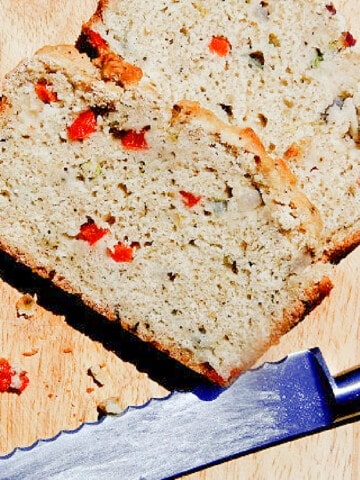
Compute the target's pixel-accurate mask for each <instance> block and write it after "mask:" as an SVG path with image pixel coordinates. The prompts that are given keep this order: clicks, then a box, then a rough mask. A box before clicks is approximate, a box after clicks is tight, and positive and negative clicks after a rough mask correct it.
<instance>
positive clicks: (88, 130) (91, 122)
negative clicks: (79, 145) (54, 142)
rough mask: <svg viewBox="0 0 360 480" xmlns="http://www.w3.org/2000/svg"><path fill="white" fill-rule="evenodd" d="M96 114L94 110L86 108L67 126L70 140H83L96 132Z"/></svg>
mask: <svg viewBox="0 0 360 480" xmlns="http://www.w3.org/2000/svg"><path fill="white" fill-rule="evenodd" d="M96 129H97V123H96V115H95V113H94V112H93V111H92V110H85V111H84V112H81V113H80V115H79V116H78V117H77V118H76V119H75V120H74V121H73V123H72V124H71V125H70V126H69V127H68V128H67V134H68V137H69V139H70V140H83V139H84V138H87V137H89V136H90V135H91V134H92V133H94V132H96Z"/></svg>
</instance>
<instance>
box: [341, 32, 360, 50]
mask: <svg viewBox="0 0 360 480" xmlns="http://www.w3.org/2000/svg"><path fill="white" fill-rule="evenodd" d="M341 41H342V44H343V46H344V47H345V48H347V47H353V46H354V45H355V44H356V39H355V38H354V37H353V36H352V35H351V33H350V32H343V33H342V34H341Z"/></svg>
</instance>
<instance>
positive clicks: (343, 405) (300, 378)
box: [0, 348, 360, 480]
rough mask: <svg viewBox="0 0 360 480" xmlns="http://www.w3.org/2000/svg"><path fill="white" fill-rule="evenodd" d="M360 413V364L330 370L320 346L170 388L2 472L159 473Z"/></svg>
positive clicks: (2, 462)
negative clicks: (233, 374) (224, 381)
mask: <svg viewBox="0 0 360 480" xmlns="http://www.w3.org/2000/svg"><path fill="white" fill-rule="evenodd" d="M359 412H360V368H354V369H353V370H351V371H348V372H346V373H343V374H341V375H338V376H336V377H332V376H331V374H330V372H329V370H328V368H327V366H326V364H325V361H324V359H323V357H322V354H321V352H320V350H319V349H318V348H313V349H310V350H307V351H303V352H299V353H294V354H291V355H289V356H287V357H286V358H285V359H283V360H281V361H279V362H277V363H265V364H264V365H263V366H262V367H260V368H258V369H256V370H251V371H249V372H247V373H245V374H243V375H242V376H241V377H240V378H239V379H238V380H237V381H236V382H235V383H234V384H233V385H231V386H230V387H228V388H220V387H216V386H206V387H205V386H204V385H202V386H201V387H198V388H194V389H193V390H192V391H191V392H173V393H171V394H170V395H169V396H168V397H166V398H164V399H153V400H151V401H150V402H148V403H147V404H145V405H143V406H141V407H129V408H128V409H127V410H125V411H124V413H123V414H122V415H120V416H117V417H104V418H103V419H102V420H100V421H99V422H94V423H86V424H83V425H82V426H81V427H80V428H78V429H76V430H72V431H65V432H61V433H60V434H59V435H57V436H56V437H54V438H51V439H48V440H39V441H38V442H36V443H35V444H34V445H32V446H31V447H27V448H17V449H16V450H14V451H13V452H12V453H11V454H9V455H7V456H4V457H0V478H1V479H2V480H5V479H6V480H15V479H16V480H20V479H21V480H32V479H33V480H35V479H36V480H60V479H61V480H67V479H69V480H70V479H71V480H84V479H86V480H102V479H109V478H114V479H121V480H160V479H166V478H175V477H178V476H180V475H181V474H184V473H188V472H191V471H194V470H197V469H200V468H202V467H206V466H209V465H212V464H215V463H219V462H221V461H224V460H229V459H232V458H235V457H237V456H241V455H245V454H247V453H251V452H254V451H256V450H260V449H262V448H265V447H269V446H273V445H276V444H279V443H282V442H286V441H289V440H292V439H295V438H298V437H301V436H304V435H309V434H311V433H315V432H320V431H322V430H326V429H329V428H332V427H335V426H336V425H338V424H339V423H342V422H343V421H346V420H347V419H349V417H351V421H353V420H355V419H357V416H356V414H357V413H359Z"/></svg>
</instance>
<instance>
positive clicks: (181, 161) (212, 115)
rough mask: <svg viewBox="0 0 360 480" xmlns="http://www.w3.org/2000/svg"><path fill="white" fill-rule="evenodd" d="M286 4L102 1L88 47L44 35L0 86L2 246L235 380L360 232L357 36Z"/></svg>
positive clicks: (208, 369)
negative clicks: (44, 43)
mask: <svg viewBox="0 0 360 480" xmlns="http://www.w3.org/2000/svg"><path fill="white" fill-rule="evenodd" d="M220 3H221V8H220ZM290 3H291V8H289V2H282V1H279V2H273V3H272V2H261V3H260V4H258V3H257V2H256V3H255V2H250V1H249V2H246V3H244V4H243V3H241V4H240V3H239V2H232V1H229V2H216V1H215V2H213V3H211V4H206V5H205V4H204V5H203V4H202V2H197V3H194V2H192V3H191V2H187V1H184V2H157V3H156V4H155V5H154V4H152V3H151V2H138V1H136V2H135V3H134V4H132V7H131V11H132V12H136V18H135V16H134V17H133V18H132V20H131V19H129V15H130V13H129V11H128V5H126V3H125V2H120V1H117V2H115V1H111V0H109V1H108V2H100V4H99V8H98V10H97V12H96V14H95V16H94V17H93V18H92V19H91V21H90V22H89V23H87V24H86V25H85V26H84V29H83V33H82V36H81V37H80V39H79V42H78V43H77V47H78V49H80V50H86V53H87V54H88V56H89V57H90V59H89V58H88V56H87V55H85V53H82V54H81V53H79V52H78V51H77V50H76V49H75V48H73V47H70V46H58V47H47V48H44V49H42V50H41V51H39V52H38V53H37V54H36V55H35V56H34V58H32V59H30V60H27V61H25V62H24V63H22V64H21V65H20V66H19V67H18V68H17V69H16V70H15V71H14V72H12V73H11V74H9V75H8V76H7V79H6V81H5V83H4V85H3V96H2V101H1V103H0V105H1V108H0V112H1V113H0V132H1V138H0V162H1V163H0V207H1V208H0V246H1V248H3V249H4V250H6V251H7V252H9V253H10V254H11V255H13V256H14V257H15V258H16V259H18V260H20V261H22V262H23V263H25V264H27V265H28V266H30V267H31V268H32V269H33V270H34V271H36V272H38V273H39V274H40V275H43V276H45V277H48V278H50V279H51V280H52V281H53V282H54V283H55V284H56V285H58V286H59V287H61V288H63V289H64V290H66V291H68V292H71V293H73V294H76V295H79V296H80V297H81V298H82V300H83V301H84V303H85V304H87V305H89V306H90V307H92V308H94V309H95V310H97V311H98V312H99V313H101V314H102V315H104V316H106V317H107V318H108V319H109V320H113V321H117V322H119V323H120V324H121V325H122V327H123V328H124V329H126V330H128V331H129V332H131V333H133V334H134V335H136V336H138V337H139V338H140V339H142V340H144V341H145V342H149V343H151V344H152V345H154V346H155V347H156V348H158V349H159V350H161V351H163V352H165V353H167V354H168V355H169V356H171V357H173V358H175V359H177V360H178V361H180V362H181V363H183V364H184V365H186V366H188V367H189V368H191V369H193V370H195V371H196V372H199V373H201V374H202V375H204V376H206V377H207V378H209V379H210V380H212V381H214V382H216V383H218V384H221V385H228V384H229V383H231V382H232V381H233V380H234V379H235V378H236V377H237V376H238V375H239V374H240V373H241V372H242V371H244V370H246V369H247V368H249V367H250V366H251V365H252V364H253V363H254V362H256V360H257V359H258V358H259V357H260V356H261V355H262V354H263V353H264V352H265V351H266V350H267V349H268V348H269V347H270V346H271V345H273V344H274V343H276V342H278V341H279V339H280V337H281V336H282V335H283V334H284V333H285V332H287V331H288V330H289V329H291V328H292V327H293V326H295V325H296V323H298V322H299V321H300V320H302V319H303V318H304V316H305V315H306V314H307V313H308V312H309V311H310V310H311V309H312V308H313V307H314V306H315V305H317V304H318V303H319V302H320V301H321V300H322V299H323V298H324V297H325V296H326V295H328V294H329V292H330V290H331V288H332V283H331V275H332V270H333V268H334V267H333V265H332V261H335V260H336V261H338V260H339V259H340V258H341V257H342V256H344V255H345V254H346V253H347V252H349V251H350V250H351V249H353V248H355V246H356V245H358V244H359V243H360V213H359V205H360V185H359V177H360V155H359V147H358V112H359V109H360V97H359V81H360V73H358V72H359V70H358V69H357V68H354V65H357V66H358V65H359V59H358V57H357V56H356V54H355V53H354V52H352V47H351V45H350V44H352V43H353V42H354V41H355V40H354V39H353V37H352V36H351V34H350V33H349V32H348V35H350V37H348V36H347V35H345V33H346V29H345V26H343V25H342V23H341V20H339V19H338V14H336V13H334V12H333V11H330V10H331V9H329V8H326V6H325V4H324V3H322V2H312V3H311V5H312V9H311V11H310V12H309V3H308V2H304V1H301V2H290ZM158 7H159V9H158ZM160 7H161V8H160ZM235 7H236V8H235ZM216 9H218V10H217V13H218V15H215V12H216ZM288 10H292V14H293V15H294V14H296V15H295V18H296V22H299V23H296V22H295V21H294V19H293V20H292V25H294V24H296V25H297V32H294V28H287V29H286V31H284V27H283V26H282V25H283V23H282V22H283V20H284V18H290V13H289V12H288ZM125 11H126V15H127V17H126V18H124V19H123V18H122V14H123V13H124V15H125ZM139 12H142V13H143V15H144V18H142V16H138V13H139ZM169 12H171V15H170V13H169ZM147 15H149V18H148V17H147ZM164 15H165V17H164ZM169 15H170V16H169ZM284 16H285V17H284ZM286 16H287V17H286ZM138 18H139V20H138ZM239 19H240V20H241V21H239ZM130 20H131V21H130ZM148 20H149V23H148ZM150 20H151V21H150ZM235 20H236V21H235ZM152 22H155V23H152ZM201 22H203V23H201ZM160 24H161V25H162V32H163V35H159V30H158V29H157V27H159V25H160ZM125 25H126V26H127V29H128V30H126V28H125ZM141 25H142V26H141ZM151 25H153V26H152V27H151ZM236 25H237V27H236ZM239 25H240V26H241V29H240V28H239ZM220 26H221V28H222V29H223V30H220ZM235 27H236V28H235ZM151 28H152V30H151ZM233 28H235V30H233ZM149 29H150V30H149ZM156 29H157V30H156ZM199 29H201V30H199ZM148 30H149V34H148V36H147V37H146V40H145V41H143V37H144V35H147V32H148ZM175 30H176V32H177V35H180V36H179V37H175V36H171V35H170V33H174V31H175ZM240 30H241V31H240ZM155 32H156V33H155ZM312 32H314V33H312ZM200 33H201V35H202V41H201V42H200V41H197V42H196V48H200V50H201V52H202V53H199V50H195V51H194V48H195V43H194V42H195V40H194V39H198V40H199V35H200ZM205 33H206V34H207V35H210V37H211V38H212V36H213V35H214V36H217V37H219V38H226V39H227V40H228V41H229V42H230V44H231V48H230V50H229V51H227V53H226V55H225V57H222V56H219V55H218V53H216V51H217V50H216V49H218V47H216V48H215V47H214V48H215V53H214V52H212V51H208V45H209V42H211V38H210V39H209V37H207V38H205ZM300 33H301V35H300ZM343 34H344V35H343ZM297 35H298V36H299V39H298V41H297V44H296V45H297V46H293V42H294V41H295V38H296V37H297ZM345 37H346V38H347V44H346V45H345V46H344V42H345ZM156 39H157V40H156ZM164 39H166V41H165V40H164ZM180 39H182V40H183V41H185V46H184V47H183V49H182V50H181V51H182V52H183V54H182V55H179V54H178V52H179V50H178V48H179V42H180ZM244 39H250V40H251V42H250V40H248V41H245V40H244ZM351 39H352V40H351ZM171 40H172V41H171ZM270 40H271V41H270ZM335 41H336V42H340V43H337V44H336V46H335V44H334V43H333V42H335ZM154 42H155V43H154ZM164 42H165V43H164ZM249 42H250V43H249ZM341 42H342V43H341ZM250 44H251V45H250ZM123 45H125V46H126V49H125V50H121V48H120V47H121V46H123ZM173 45H177V49H175V50H174V49H173ZM221 45H222V47H221V48H223V49H224V48H225V50H226V45H224V44H222V43H221V42H220V46H221ZM314 45H317V47H314ZM240 47H241V49H240ZM300 47H301V48H300ZM146 48H147V50H146ZM316 48H318V50H319V52H320V53H321V55H320V53H319V52H318V51H317V50H316ZM237 49H240V52H238V53H237ZM249 49H250V50H249ZM204 50H205V53H204ZM220 51H223V50H221V49H220ZM249 51H250V53H254V52H262V54H263V57H262V56H261V55H260V53H257V54H256V55H252V56H250V54H249ZM295 51H297V52H298V56H297V57H296V58H294V54H295ZM175 52H177V57H178V58H176V59H174V62H171V61H170V60H171V59H172V58H173V57H174V56H175ZM229 52H230V53H229ZM190 54H191V55H190ZM156 55H157V56H156ZM187 55H190V57H187ZM214 55H215V57H214ZM227 55H231V57H230V58H227ZM164 56H165V58H166V61H165V63H161V58H163V57H164ZM233 57H236V62H235V64H234V65H231V61H230V60H231V59H232V58H233ZM262 58H264V61H263V60H262ZM141 59H142V60H141ZM149 59H151V61H150V60H149ZM195 60H196V61H195ZM215 60H216V61H217V62H220V63H218V64H217V65H216V62H215ZM149 62H150V63H149ZM178 62H180V63H181V64H184V67H181V68H180V67H178ZM214 62H215V63H214ZM241 62H242V63H241ZM175 67H176V68H175ZM224 72H225V73H224ZM236 72H237V74H236ZM239 72H241V74H240V73H239ZM273 72H275V73H273ZM210 73H211V75H210ZM206 78H208V79H209V78H211V80H209V81H208V82H207V81H206ZM230 79H232V82H233V83H229V82H230ZM324 79H326V82H325V80H324ZM327 82H328V83H329V85H330V86H328V83H327ZM203 87H204V88H205V87H206V88H205V90H204V88H203ZM226 92H227V93H226ZM286 99H288V101H285V100H286ZM274 106H276V108H274Z"/></svg>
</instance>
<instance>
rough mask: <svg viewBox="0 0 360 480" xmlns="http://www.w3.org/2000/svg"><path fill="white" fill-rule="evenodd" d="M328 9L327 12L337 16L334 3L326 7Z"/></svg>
mask: <svg viewBox="0 0 360 480" xmlns="http://www.w3.org/2000/svg"><path fill="white" fill-rule="evenodd" d="M325 7H326V10H327V11H328V12H329V13H331V15H335V14H336V8H335V7H334V5H333V4H332V3H329V4H328V5H325Z"/></svg>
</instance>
